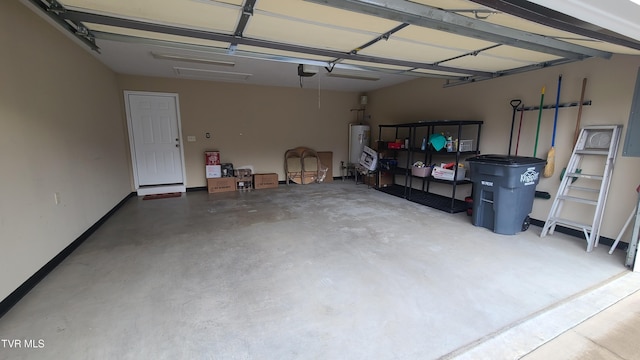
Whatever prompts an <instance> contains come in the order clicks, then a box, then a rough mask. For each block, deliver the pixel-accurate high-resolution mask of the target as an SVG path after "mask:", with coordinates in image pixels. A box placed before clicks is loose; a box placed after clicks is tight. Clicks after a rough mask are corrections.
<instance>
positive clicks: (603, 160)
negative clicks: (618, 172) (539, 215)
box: [540, 125, 622, 252]
mask: <svg viewBox="0 0 640 360" xmlns="http://www.w3.org/2000/svg"><path fill="white" fill-rule="evenodd" d="M621 132H622V125H593V126H586V127H583V128H582V129H581V130H580V135H579V137H578V141H577V142H576V146H575V147H574V149H573V153H572V154H571V159H570V160H569V164H568V165H567V169H566V171H565V174H564V176H563V177H562V181H561V182H560V187H559V188H558V192H557V193H556V196H555V198H554V200H553V205H552V206H551V211H549V216H548V217H547V221H546V222H545V223H544V227H543V228H542V233H541V234H540V237H544V236H546V235H547V234H549V235H553V231H554V230H555V228H556V225H560V226H564V227H567V228H571V229H576V230H581V231H582V232H583V234H584V237H585V239H586V240H587V252H591V251H592V250H593V248H594V247H596V246H598V242H599V240H600V225H601V224H602V218H603V215H604V208H605V204H606V202H607V194H608V193H609V184H610V182H611V175H612V174H613V168H614V164H615V161H616V154H617V153H618V145H619V143H620V134H621ZM582 167H584V170H585V171H589V172H593V174H589V173H587V172H583V169H582ZM576 180H579V181H577V184H576V185H574V183H575V182H576ZM580 180H581V181H580ZM570 204H571V205H570ZM565 205H566V206H565ZM585 205H586V206H588V207H592V208H593V210H589V209H587V210H586V211H593V217H592V221H591V223H589V224H587V223H583V222H582V221H576V220H571V219H568V218H565V217H563V215H567V214H569V213H576V212H577V213H583V212H584V211H585V209H583V207H584V206H585ZM567 207H570V209H568V211H566V210H567V209H565V208H567ZM563 209H564V210H565V211H564V212H563Z"/></svg>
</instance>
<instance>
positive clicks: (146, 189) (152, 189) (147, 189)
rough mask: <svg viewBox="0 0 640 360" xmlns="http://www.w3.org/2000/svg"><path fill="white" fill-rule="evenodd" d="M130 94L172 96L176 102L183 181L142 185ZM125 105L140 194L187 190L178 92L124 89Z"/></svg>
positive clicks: (135, 179)
mask: <svg viewBox="0 0 640 360" xmlns="http://www.w3.org/2000/svg"><path fill="white" fill-rule="evenodd" d="M129 95H145V96H164V97H171V98H173V99H174V101H175V103H176V119H177V121H178V138H179V139H180V141H179V145H180V160H181V164H182V169H181V170H182V183H181V184H175V185H157V186H154V185H149V186H140V181H139V180H138V166H137V161H136V151H135V141H134V138H133V124H132V121H131V107H130V104H129ZM124 106H125V111H126V115H127V130H128V132H129V153H130V154H131V168H132V169H133V185H134V187H135V191H136V192H137V193H138V196H143V195H151V194H162V193H168V192H186V190H187V188H186V181H187V172H186V168H185V161H184V146H183V141H182V120H181V118H180V102H179V98H178V94H177V93H164V92H150V91H130V90H125V91H124Z"/></svg>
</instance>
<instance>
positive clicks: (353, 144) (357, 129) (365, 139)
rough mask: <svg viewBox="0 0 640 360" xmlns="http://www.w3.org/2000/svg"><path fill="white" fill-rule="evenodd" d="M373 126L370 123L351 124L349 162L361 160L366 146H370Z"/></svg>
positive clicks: (354, 162)
mask: <svg viewBox="0 0 640 360" xmlns="http://www.w3.org/2000/svg"><path fill="white" fill-rule="evenodd" d="M370 135H371V128H370V127H369V125H356V124H349V164H357V163H359V162H360V156H361V155H362V150H364V147H365V146H369V137H370Z"/></svg>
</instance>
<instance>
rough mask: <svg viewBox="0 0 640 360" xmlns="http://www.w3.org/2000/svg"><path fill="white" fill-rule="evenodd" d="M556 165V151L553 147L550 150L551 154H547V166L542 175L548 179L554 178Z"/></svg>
mask: <svg viewBox="0 0 640 360" xmlns="http://www.w3.org/2000/svg"><path fill="white" fill-rule="evenodd" d="M555 163H556V149H554V148H553V147H551V149H549V153H548V154H547V165H545V166H544V173H543V174H542V176H544V177H547V178H548V177H551V176H553V170H554V167H555Z"/></svg>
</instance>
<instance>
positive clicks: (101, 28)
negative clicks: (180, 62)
mask: <svg viewBox="0 0 640 360" xmlns="http://www.w3.org/2000/svg"><path fill="white" fill-rule="evenodd" d="M85 25H86V26H88V27H89V28H90V29H92V30H93V31H98V32H105V33H111V34H119V35H126V36H132V37H139V38H145V39H153V40H162V41H171V42H176V43H182V44H190V45H203V46H210V47H216V48H222V49H226V48H228V47H229V43H226V42H221V41H213V40H205V39H198V38H192V37H186V36H178V35H169V34H161V33H157V32H151V31H144V30H135V29H126V28H121V27H115V26H108V25H102V24H91V23H87V24H85Z"/></svg>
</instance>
